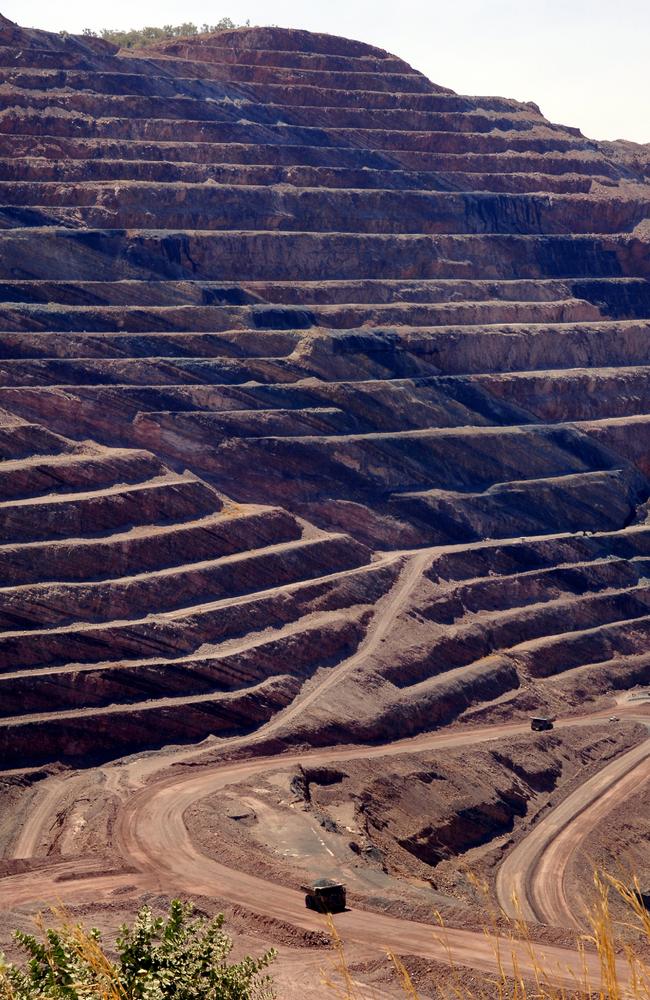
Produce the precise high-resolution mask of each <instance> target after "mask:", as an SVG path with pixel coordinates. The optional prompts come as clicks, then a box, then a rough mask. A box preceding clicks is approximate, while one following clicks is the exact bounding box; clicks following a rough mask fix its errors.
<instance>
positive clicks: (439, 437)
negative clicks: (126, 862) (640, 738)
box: [0, 20, 650, 767]
mask: <svg viewBox="0 0 650 1000" xmlns="http://www.w3.org/2000/svg"><path fill="white" fill-rule="evenodd" d="M0 54H1V59H0V75H1V78H2V82H1V95H2V104H1V107H2V111H1V113H0V298H1V300H2V321H1V323H0V406H1V407H2V408H3V411H2V416H1V418H0V419H1V423H0V447H1V448H2V458H3V459H4V461H3V462H2V463H0V489H1V490H2V498H1V502H0V520H1V521H2V528H3V533H2V540H3V544H2V546H0V572H1V574H2V580H1V587H0V627H1V628H2V629H3V634H2V635H1V636H0V691H1V692H2V697H0V706H1V709H0V711H1V712H2V719H0V759H1V760H2V761H3V762H4V763H5V766H7V767H10V766H21V765H23V764H26V763H42V762H45V761H49V760H53V759H58V758H73V759H76V760H80V759H81V760H88V759H92V758H95V759H96V758H98V757H106V756H116V755H118V754H120V753H123V752H127V751H132V750H137V749H144V748H148V747H156V746H160V745H163V744H165V743H169V742H181V741H185V740H196V739H201V738H204V737H205V736H207V735H209V734H212V733H218V734H231V733H235V732H242V731H251V730H253V729H255V728H256V727H258V726H259V725H261V724H263V723H265V722H267V721H268V720H270V719H272V718H274V717H275V716H276V714H277V713H278V712H279V711H280V710H281V709H283V708H285V707H286V706H288V705H290V704H291V703H295V706H296V707H298V708H299V707H300V704H301V700H300V699H301V698H302V696H303V685H304V684H305V681H306V680H308V679H310V678H313V677H314V675H315V674H316V673H317V671H319V670H320V668H324V669H331V668H333V667H335V666H336V665H337V664H345V663H346V661H347V663H348V666H349V669H347V668H346V669H345V670H342V671H341V674H340V678H338V680H337V684H336V685H330V686H329V687H328V688H327V693H326V694H325V693H323V695H322V696H320V695H319V693H318V691H316V692H315V693H314V695H313V697H310V699H308V701H306V703H305V707H304V711H299V712H290V713H289V716H290V719H291V722H290V724H289V722H288V723H287V726H286V733H285V735H286V734H288V733H289V732H291V733H293V734H294V736H295V735H297V736H299V737H300V738H305V737H306V738H309V739H313V740H318V739H321V740H324V739H330V738H350V737H357V738H359V737H363V738H371V739H372V738H380V737H385V736H387V735H396V734H404V733H407V732H408V733H411V732H416V731H418V730H419V729H422V728H429V727H431V726H434V725H438V724H441V723H444V722H448V721H450V720H452V719H454V718H457V717H458V715H459V714H460V713H462V712H464V711H467V710H471V709H472V707H478V708H480V709H481V710H485V707H486V705H487V706H489V705H492V704H494V703H496V705H497V706H499V705H500V706H506V708H508V710H515V709H516V708H521V709H527V708H528V707H530V706H533V707H534V706H535V705H536V704H538V703H539V701H540V699H542V700H544V701H545V702H546V703H551V704H552V705H555V704H558V705H559V704H561V703H562V701H563V699H564V700H566V699H569V700H570V699H571V698H572V697H574V698H581V699H582V698H585V697H588V696H589V695H590V694H594V693H595V694H598V693H601V692H602V691H603V690H605V689H606V688H607V687H609V686H618V687H624V686H626V685H627V684H628V683H638V682H639V681H643V680H647V679H648V677H649V676H650V674H649V671H648V662H649V660H650V657H648V655H647V654H646V653H645V650H646V649H647V640H648V633H649V631H650V628H649V626H650V585H649V584H648V582H647V580H648V576H649V574H648V569H649V567H650V524H648V523H647V520H646V519H647V507H646V501H647V499H648V497H649V495H650V482H649V480H648V476H650V415H649V414H650V390H649V389H648V378H647V376H648V370H649V368H648V362H649V358H650V322H649V317H650V281H649V279H650V184H649V183H648V182H647V178H646V174H647V170H646V166H647V156H646V157H645V158H644V157H643V156H642V155H641V153H640V152H638V153H636V154H635V153H634V151H633V150H630V148H629V147H628V146H627V145H626V144H620V145H616V144H598V143H595V142H592V141H590V140H588V139H585V138H584V137H583V136H582V135H581V134H580V133H578V132H576V131H575V130H572V129H566V128H562V127H560V126H557V125H553V124H551V123H550V122H548V121H547V120H546V119H545V118H544V117H543V116H542V114H541V113H540V112H539V111H538V109H537V108H535V107H534V106H532V105H528V104H526V105H522V104H518V103H516V102H514V101H511V100H505V99H501V98H470V97H461V96H459V95H457V94H455V93H453V92H451V91H449V90H446V89H444V88H442V87H439V86H435V85H434V84H432V83H430V82H429V81H428V80H427V79H426V78H425V77H424V76H422V75H421V74H420V73H417V72H415V71H414V70H413V69H411V68H410V67H409V66H408V65H406V64H405V63H404V62H402V61H401V60H400V59H397V58H395V57H393V56H390V55H388V54H387V53H385V52H383V51H380V50H377V49H374V48H371V47H369V46H366V45H363V44H362V43H360V42H353V41H349V40H346V39H341V38H334V37H330V36H325V35H315V34H310V33H307V32H300V31H287V30H281V29H271V28H264V29H260V28H255V29H242V30H238V31H227V32H222V33H220V34H218V35H213V36H206V37H204V38H199V39H194V40H190V41H187V42H184V41H175V42H173V43H166V44H162V45H160V46H158V47H157V49H147V50H146V51H143V52H133V51H129V52H121V51H117V50H116V49H115V47H114V46H111V45H109V44H107V43H104V42H101V41H99V40H97V39H86V38H83V39H82V38H75V37H65V38H62V37H60V36H58V35H51V34H47V33H45V32H40V31H28V30H24V29H21V28H19V27H17V26H16V25H13V24H11V22H8V21H6V20H3V21H1V22H0ZM404 550H419V551H421V553H422V569H423V574H422V576H421V578H420V579H419V580H416V581H415V583H414V584H413V586H411V587H410V590H409V591H408V595H404V599H402V600H401V601H396V599H394V598H395V595H396V594H397V595H398V596H399V588H401V587H403V585H404V574H405V573H407V572H408V566H409V565H410V563H409V556H408V555H407V554H404ZM405 567H406V568H405ZM391 595H393V596H391ZM407 598H408V599H407ZM382 600H385V602H386V604H387V606H390V607H392V608H393V612H394V622H393V624H392V627H391V628H390V629H387V631H386V635H385V636H384V637H383V638H384V641H383V642H382V643H381V644H380V643H378V642H376V643H373V641H372V634H373V633H372V630H373V628H375V627H376V617H375V619H374V620H373V617H372V612H373V609H374V607H375V605H377V603H378V602H381V601H382ZM391 602H392V603H391ZM360 643H366V645H367V655H360V656H357V657H355V658H354V659H353V660H350V659H349V658H350V657H351V656H352V654H353V653H354V652H355V650H357V649H358V648H359V644H360ZM364 648H365V647H361V652H363V649H364ZM318 676H319V677H322V676H323V674H322V673H319V675H318Z"/></svg>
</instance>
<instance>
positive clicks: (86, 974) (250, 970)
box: [0, 900, 275, 1000]
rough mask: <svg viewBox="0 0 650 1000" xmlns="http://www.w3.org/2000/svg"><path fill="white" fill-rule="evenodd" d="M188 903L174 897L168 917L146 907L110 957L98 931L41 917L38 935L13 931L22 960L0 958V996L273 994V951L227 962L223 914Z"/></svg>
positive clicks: (133, 999) (113, 999)
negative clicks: (208, 914)
mask: <svg viewBox="0 0 650 1000" xmlns="http://www.w3.org/2000/svg"><path fill="white" fill-rule="evenodd" d="M193 914H194V911H193V907H192V906H191V905H190V904H184V903H181V902H179V901H178V900H174V901H173V902H172V904H171V906H170V909H169V914H168V916H167V917H166V918H163V917H154V916H153V914H152V912H151V910H150V909H149V907H147V906H144V907H142V909H141V910H140V911H139V913H138V915H137V917H136V920H135V922H134V924H133V927H128V926H127V925H126V924H125V925H124V926H122V927H121V928H120V933H119V936H118V938H117V941H116V943H115V953H116V958H115V959H112V958H110V957H109V956H108V955H107V953H106V951H105V950H104V948H103V945H102V939H101V935H100V933H99V931H97V930H91V931H86V930H85V929H84V928H83V927H82V926H81V925H80V924H71V923H69V922H66V921H64V922H63V924H62V925H61V926H60V927H58V928H56V929H52V928H46V927H45V926H44V925H43V924H42V922H41V923H40V924H39V926H40V929H41V939H40V940H39V939H38V938H37V937H35V936H33V935H31V934H23V933H21V932H16V934H15V939H16V941H17V942H18V944H19V945H20V946H21V948H22V949H23V950H24V951H25V952H26V955H27V962H26V963H25V964H24V965H23V966H21V967H18V966H16V965H13V964H8V963H7V962H5V961H4V960H0V1000H90V998H93V1000H98V998H99V1000H270V998H272V997H274V996H275V994H274V992H273V988H272V983H271V979H270V978H269V976H268V975H267V974H266V973H265V970H266V969H267V967H268V966H269V965H270V963H271V962H272V961H273V959H274V958H275V952H274V951H273V950H271V951H268V952H266V953H265V954H264V955H262V956H261V958H257V959H255V958H251V957H250V956H247V957H245V958H243V959H242V960H241V961H240V962H234V963H231V962H229V961H228V958H229V956H230V953H231V951H232V940H231V938H230V937H229V936H228V935H227V934H226V933H225V932H224V931H223V929H222V927H223V916H221V915H220V916H217V917H215V918H214V919H212V920H206V919H204V918H201V917H198V918H197V917H195V916H194V915H193Z"/></svg>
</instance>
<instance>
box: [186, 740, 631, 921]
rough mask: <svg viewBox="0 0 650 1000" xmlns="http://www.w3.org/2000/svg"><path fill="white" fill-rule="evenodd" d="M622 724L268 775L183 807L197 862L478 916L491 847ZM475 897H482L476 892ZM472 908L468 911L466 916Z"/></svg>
mask: <svg viewBox="0 0 650 1000" xmlns="http://www.w3.org/2000/svg"><path fill="white" fill-rule="evenodd" d="M644 735H645V734H644V730H643V729H642V727H640V726H637V725H635V724H633V723H617V724H612V726H611V727H610V728H608V729H607V730H605V731H603V729H602V727H590V728H580V729H578V728H576V729H569V730H563V731H561V732H560V731H555V732H553V733H543V734H530V735H527V736H524V737H518V738H514V739H513V738H511V739H505V740H502V741H498V742H497V741H495V742H494V743H489V744H486V745H485V746H483V747H478V748H459V749H453V750H452V749H445V750H440V751H436V752H427V753H415V754H404V755H401V756H399V757H392V758H387V759H386V760H384V761H382V762H381V766H380V767H378V762H377V761H376V760H363V759H360V760H359V759H355V760H350V761H341V762H340V763H336V765H332V766H329V767H328V766H324V767H314V768H309V767H304V768H302V767H299V768H291V769H282V768H280V769H278V770H277V771H272V772H271V773H268V774H266V775H265V776H264V778H263V779H261V780H260V778H259V777H258V778H256V779H255V781H254V782H253V783H242V784H241V785H239V786H236V787H230V788H228V789H227V790H224V792H221V793H219V794H217V795H214V796H211V797H209V798H207V799H205V800H203V801H201V802H199V803H197V804H195V805H194V806H192V807H191V808H190V809H189V810H188V812H187V814H186V822H187V825H188V828H189V829H190V831H191V834H192V837H193V838H194V839H195V840H196V842H197V844H198V845H200V847H201V850H202V851H204V852H205V853H206V854H208V855H209V856H215V857H216V856H218V857H219V858H220V859H221V860H226V862H227V863H228V864H231V865H232V866H233V867H238V868H244V869H246V870H249V871H255V872H257V873H262V874H263V875H264V877H265V878H269V879H277V878H279V879H281V880H282V881H283V882H284V883H285V884H287V885H291V886H294V887H298V886H299V885H300V883H301V882H302V881H304V879H305V878H308V877H314V876H315V875H327V876H329V877H332V876H334V877H336V876H338V877H344V878H345V880H346V882H347V884H348V887H349V890H350V892H351V898H352V899H354V900H358V901H359V902H362V903H363V905H364V907H365V906H368V907H371V908H372V907H375V908H378V909H381V910H386V911H388V912H394V913H400V912H402V913H405V912H406V911H407V910H408V909H411V911H412V909H413V908H415V910H416V912H417V913H418V917H419V919H424V920H426V919H427V912H428V919H432V914H433V911H434V910H441V911H442V912H443V913H444V915H445V918H446V919H447V920H448V921H450V922H452V923H455V924H456V925H464V926H466V925H467V923H468V921H469V923H470V924H471V925H472V926H476V925H477V923H478V924H480V923H481V921H483V920H484V912H485V910H484V907H485V902H486V900H485V898H484V896H483V891H482V889H481V888H480V887H479V886H478V885H475V884H473V882H472V879H471V878H470V877H468V873H470V872H471V873H472V875H473V876H474V877H477V878H478V879H479V880H481V881H483V880H484V881H485V883H486V885H487V886H488V887H490V886H491V885H492V883H493V878H494V874H495V869H496V866H497V865H498V863H499V862H500V860H501V859H502V857H503V853H504V851H506V850H507V849H509V848H510V847H512V846H513V845H514V844H516V843H517V842H519V841H520V840H521V838H522V837H523V836H525V835H526V833H527V832H528V831H529V830H530V828H531V826H532V825H533V824H534V822H535V820H536V819H537V818H538V817H539V816H540V815H543V814H544V813H545V811H547V810H549V809H550V808H552V807H553V806H554V805H556V804H557V803H558V802H559V801H561V800H562V798H563V797H564V796H566V795H568V794H569V793H570V792H571V791H572V790H573V789H574V788H575V787H576V786H577V785H578V784H579V783H580V782H581V781H583V780H585V778H586V777H587V776H589V775H590V774H592V773H595V772H596V771H597V770H599V768H601V767H602V766H603V764H604V763H605V762H606V761H608V760H610V759H611V758H612V757H614V756H616V755H617V754H619V753H621V752H622V750H623V749H625V748H627V747H630V746H632V745H634V744H635V743H636V742H637V741H638V740H639V739H641V738H642V737H643V736H644ZM488 898H489V897H488ZM477 905H479V906H480V907H481V911H482V912H481V915H480V916H479V917H478V918H477V909H476V907H477Z"/></svg>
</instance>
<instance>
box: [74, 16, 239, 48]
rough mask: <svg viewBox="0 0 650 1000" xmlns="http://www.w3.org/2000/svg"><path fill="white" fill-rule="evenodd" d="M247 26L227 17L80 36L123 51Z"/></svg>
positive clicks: (89, 32)
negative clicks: (213, 22) (207, 22)
mask: <svg viewBox="0 0 650 1000" xmlns="http://www.w3.org/2000/svg"><path fill="white" fill-rule="evenodd" d="M249 26H250V21H246V24H235V22H234V21H231V20H230V18H229V17H222V18H221V20H220V21H218V22H217V24H201V25H196V24H192V22H191V21H188V22H187V23H185V24H165V25H164V26H163V27H162V28H155V27H153V26H149V27H146V28H132V29H131V30H130V31H122V30H118V29H114V28H104V29H103V30H102V31H93V29H92V28H84V30H83V32H82V34H84V35H86V37H91V38H103V39H104V41H106V42H113V44H114V45H120V46H121V47H122V48H123V49H132V48H141V47H143V46H146V45H153V44H154V43H155V42H164V41H166V40H167V39H169V38H187V37H189V36H192V35H205V34H210V33H211V32H213V31H226V30H228V29H229V28H244V27H246V28H247V27H249Z"/></svg>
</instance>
